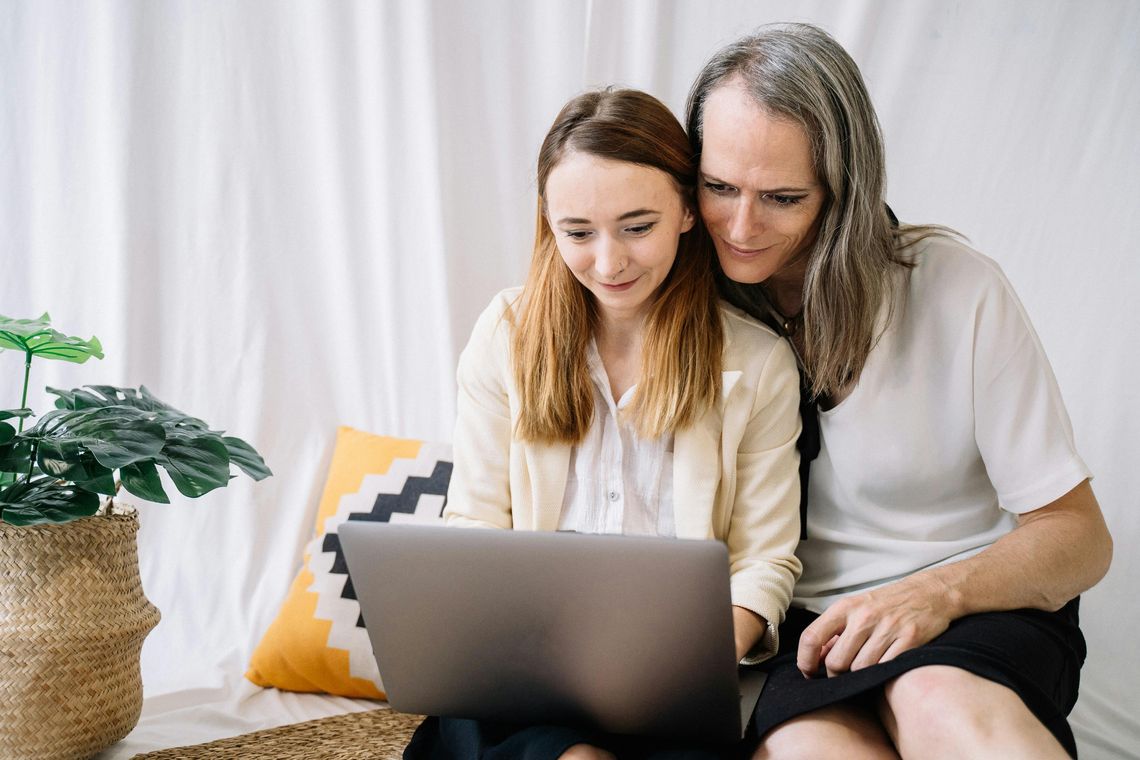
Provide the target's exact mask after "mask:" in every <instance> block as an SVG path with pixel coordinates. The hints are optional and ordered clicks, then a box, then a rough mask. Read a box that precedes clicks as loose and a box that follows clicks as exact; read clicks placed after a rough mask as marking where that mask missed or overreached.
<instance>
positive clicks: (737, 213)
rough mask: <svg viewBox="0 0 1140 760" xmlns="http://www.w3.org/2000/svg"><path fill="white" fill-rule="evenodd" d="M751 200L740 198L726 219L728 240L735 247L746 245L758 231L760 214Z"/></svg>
mask: <svg viewBox="0 0 1140 760" xmlns="http://www.w3.org/2000/svg"><path fill="white" fill-rule="evenodd" d="M758 211H759V210H758V209H757V208H756V206H755V204H753V202H752V199H751V198H748V197H745V196H743V195H742V196H741V197H740V198H737V199H736V203H735V204H733V207H732V215H731V216H730V217H729V219H728V238H729V240H730V241H732V242H733V243H735V244H737V245H748V244H749V242H751V241H752V240H753V238H755V237H756V234H757V233H758V232H759V231H760V227H761V220H760V214H759V213H758Z"/></svg>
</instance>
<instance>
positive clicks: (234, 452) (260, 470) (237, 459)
mask: <svg viewBox="0 0 1140 760" xmlns="http://www.w3.org/2000/svg"><path fill="white" fill-rule="evenodd" d="M222 443H224V444H225V445H226V451H227V452H228V453H229V455H230V462H232V463H233V464H236V465H237V466H238V467H240V468H241V470H242V472H244V473H245V474H246V475H248V476H250V477H251V478H253V479H254V480H265V479H266V478H268V477H269V476H270V475H272V474H273V471H272V470H270V469H269V468H268V467H266V466H265V460H264V459H262V458H261V455H260V454H258V453H257V451H256V450H255V449H254V448H253V447H252V446H250V445H249V444H248V443H246V442H245V441H243V440H242V439H240V438H234V437H233V436H228V435H227V436H223V437H222Z"/></svg>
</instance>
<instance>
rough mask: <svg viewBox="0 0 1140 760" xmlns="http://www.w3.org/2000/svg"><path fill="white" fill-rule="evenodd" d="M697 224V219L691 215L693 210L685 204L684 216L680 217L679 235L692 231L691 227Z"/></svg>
mask: <svg viewBox="0 0 1140 760" xmlns="http://www.w3.org/2000/svg"><path fill="white" fill-rule="evenodd" d="M696 223H697V217H696V215H695V214H694V213H693V209H692V207H691V206H689V204H688V203H686V204H685V214H684V216H682V217H681V233H682V234H684V233H686V232H688V231H689V230H691V229H693V225H694V224H696Z"/></svg>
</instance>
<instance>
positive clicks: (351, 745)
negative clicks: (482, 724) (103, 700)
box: [135, 708, 423, 760]
mask: <svg viewBox="0 0 1140 760" xmlns="http://www.w3.org/2000/svg"><path fill="white" fill-rule="evenodd" d="M422 720H423V716H422V715H408V714H406V713H398V712H394V711H392V710H389V709H388V708H382V709H379V710H369V711H366V712H356V713H349V714H347V715H336V716H333V717H331V718H320V719H318V720H310V721H307V722H305V723H294V724H292V725H288V726H280V727H278V728H270V729H267V730H265V731H255V732H253V733H252V734H242V735H241V736H235V737H232V738H230V739H219V740H218V741H215V742H208V743H206V744H195V745H192V746H189V747H174V748H173V749H164V750H159V751H158V752H147V753H145V754H142V755H135V760H138V758H147V760H174V759H175V758H178V760H221V758H242V760H246V759H247V758H248V759H249V760H262V759H264V760H268V759H269V758H273V760H293V758H298V759H299V758H314V760H316V759H318V758H320V759H321V760H389V758H392V759H393V760H399V758H401V757H403V754H404V747H405V746H407V744H408V741H409V740H411V738H412V733H413V732H414V731H415V730H416V726H418V725H419V724H420V721H422Z"/></svg>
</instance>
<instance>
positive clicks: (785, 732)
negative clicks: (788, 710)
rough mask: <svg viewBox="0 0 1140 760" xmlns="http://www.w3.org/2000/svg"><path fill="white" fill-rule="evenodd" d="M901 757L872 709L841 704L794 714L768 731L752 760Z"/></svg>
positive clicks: (880, 759) (889, 759)
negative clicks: (795, 716) (788, 719)
mask: <svg viewBox="0 0 1140 760" xmlns="http://www.w3.org/2000/svg"><path fill="white" fill-rule="evenodd" d="M822 758H841V759H842V760H898V753H897V752H895V749H894V747H893V746H892V745H891V740H890V737H888V736H887V734H886V732H885V731H883V727H882V726H881V725H880V724H879V720H878V718H876V717H875V716H874V715H873V714H871V713H870V712H869V711H867V710H864V709H861V708H858V707H853V706H849V705H844V704H839V705H831V706H830V707H824V708H822V709H819V710H815V711H813V712H810V713H807V714H805V715H801V716H799V717H798V718H793V719H792V720H790V721H788V722H787V723H782V724H780V725H779V726H776V727H775V728H774V729H772V730H771V731H769V732H768V733H767V734H765V735H764V738H763V739H762V740H761V742H760V748H759V749H758V750H756V754H754V755H753V756H752V760H801V759H802V760H821V759H822Z"/></svg>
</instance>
